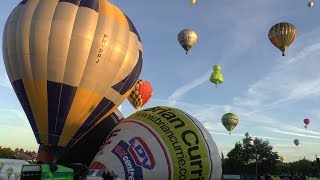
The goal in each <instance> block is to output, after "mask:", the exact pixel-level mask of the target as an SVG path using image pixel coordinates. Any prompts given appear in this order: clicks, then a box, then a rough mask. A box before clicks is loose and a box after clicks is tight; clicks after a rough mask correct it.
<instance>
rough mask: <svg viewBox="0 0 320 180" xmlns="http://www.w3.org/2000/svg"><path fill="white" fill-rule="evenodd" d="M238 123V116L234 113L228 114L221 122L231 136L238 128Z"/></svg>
mask: <svg viewBox="0 0 320 180" xmlns="http://www.w3.org/2000/svg"><path fill="white" fill-rule="evenodd" d="M238 121H239V120H238V116H237V115H236V114H233V113H226V114H224V115H223V116H222V118H221V122H222V124H223V126H224V127H225V128H226V129H227V130H228V131H229V134H231V131H232V130H233V129H234V128H235V127H236V126H237V124H238Z"/></svg>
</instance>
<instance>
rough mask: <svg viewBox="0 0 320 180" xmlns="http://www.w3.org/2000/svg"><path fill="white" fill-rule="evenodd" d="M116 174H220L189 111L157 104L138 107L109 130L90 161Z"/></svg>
mask: <svg viewBox="0 0 320 180" xmlns="http://www.w3.org/2000/svg"><path fill="white" fill-rule="evenodd" d="M90 168H92V169H97V168H103V169H104V168H106V169H107V171H109V172H114V173H115V174H116V175H117V176H118V177H119V178H120V179H139V178H141V179H159V180H163V179H168V180H170V179H171V180H173V179H207V180H209V179H220V178H221V175H222V168H221V159H220V153H219V151H218V149H217V146H216V144H215V143H214V141H213V139H212V137H211V135H210V133H209V132H208V131H207V130H206V129H205V128H204V127H203V125H202V124H201V123H200V122H199V121H198V120H196V119H195V118H193V117H192V116H190V115H189V114H187V113H185V112H183V111H181V110H179V109H175V108H171V107H165V106H158V107H152V108H149V109H144V110H141V111H138V112H136V113H134V114H132V115H131V116H129V117H128V118H126V119H125V120H124V121H122V122H121V123H120V124H119V125H117V126H116V127H115V129H114V130H113V131H112V132H111V134H110V136H109V137H108V139H107V140H106V142H105V144H104V145H103V146H102V147H101V151H99V152H98V153H97V155H96V157H95V158H94V161H93V162H92V164H91V165H90Z"/></svg>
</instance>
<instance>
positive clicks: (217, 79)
mask: <svg viewBox="0 0 320 180" xmlns="http://www.w3.org/2000/svg"><path fill="white" fill-rule="evenodd" d="M210 82H212V83H214V84H216V85H218V84H221V83H223V75H222V73H221V67H220V65H219V64H216V65H214V66H213V72H212V73H211V76H210Z"/></svg>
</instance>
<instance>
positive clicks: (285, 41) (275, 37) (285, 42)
mask: <svg viewBox="0 0 320 180" xmlns="http://www.w3.org/2000/svg"><path fill="white" fill-rule="evenodd" d="M296 35H297V30H296V28H295V27H294V25H293V24H291V23H288V22H281V23H278V24H275V25H273V26H272V27H271V28H270V30H269V33H268V37H269V40H270V41H271V43H272V44H273V45H274V46H275V47H277V48H278V49H279V50H280V51H281V52H282V56H284V55H285V51H286V50H287V49H288V47H289V46H290V45H291V43H292V42H293V41H294V39H295V38H296Z"/></svg>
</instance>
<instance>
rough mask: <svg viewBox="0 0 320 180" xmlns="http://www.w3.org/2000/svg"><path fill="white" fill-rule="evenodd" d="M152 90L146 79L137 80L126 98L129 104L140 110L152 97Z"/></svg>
mask: <svg viewBox="0 0 320 180" xmlns="http://www.w3.org/2000/svg"><path fill="white" fill-rule="evenodd" d="M152 94H153V90H152V86H151V84H150V83H149V82H148V81H146V80H138V81H137V83H136V85H135V86H134V88H133V89H132V91H131V93H130V95H129V96H128V100H129V102H130V103H131V105H132V106H133V107H134V108H135V109H136V110H138V111H139V110H140V109H141V107H142V106H144V105H145V104H146V103H147V102H148V101H149V100H150V98H151V97H152Z"/></svg>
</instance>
